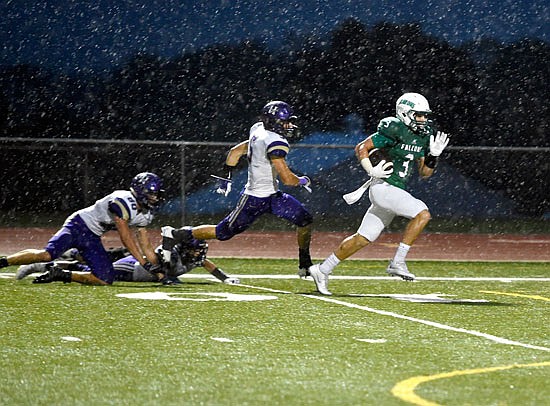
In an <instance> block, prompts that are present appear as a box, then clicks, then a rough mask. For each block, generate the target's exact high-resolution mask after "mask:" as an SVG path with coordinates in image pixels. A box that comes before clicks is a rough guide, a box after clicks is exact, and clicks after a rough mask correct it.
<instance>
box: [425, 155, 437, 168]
mask: <svg viewBox="0 0 550 406" xmlns="http://www.w3.org/2000/svg"><path fill="white" fill-rule="evenodd" d="M438 160H439V157H437V156H433V155H432V154H428V155H427V156H426V157H425V158H424V165H426V166H427V167H428V168H430V169H435V166H436V165H437V161H438Z"/></svg>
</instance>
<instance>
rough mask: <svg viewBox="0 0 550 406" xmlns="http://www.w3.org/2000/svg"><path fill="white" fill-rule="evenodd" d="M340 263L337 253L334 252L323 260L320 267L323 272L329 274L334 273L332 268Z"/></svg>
mask: <svg viewBox="0 0 550 406" xmlns="http://www.w3.org/2000/svg"><path fill="white" fill-rule="evenodd" d="M339 263H340V260H339V259H338V258H337V257H336V255H334V253H332V254H330V255H329V256H328V258H327V259H325V260H324V261H323V263H322V264H321V265H320V266H319V269H320V270H321V272H323V273H324V274H326V275H328V274H331V273H332V270H333V269H334V268H336V266H337V265H338V264H339Z"/></svg>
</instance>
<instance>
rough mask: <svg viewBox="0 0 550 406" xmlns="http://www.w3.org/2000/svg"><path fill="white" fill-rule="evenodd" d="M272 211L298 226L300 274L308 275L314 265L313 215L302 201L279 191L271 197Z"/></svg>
mask: <svg viewBox="0 0 550 406" xmlns="http://www.w3.org/2000/svg"><path fill="white" fill-rule="evenodd" d="M271 213H273V214H274V215H275V216H277V217H279V218H282V219H285V220H288V221H290V222H291V223H292V224H294V225H295V226H296V227H297V228H296V238H297V241H298V260H299V262H298V268H299V269H300V271H299V272H298V274H299V275H307V272H308V269H309V268H310V267H311V266H312V265H313V262H312V261H311V254H310V251H309V246H310V244H311V230H312V223H313V216H312V215H311V213H310V212H309V211H308V210H307V209H306V207H305V206H304V205H303V204H302V203H300V202H299V201H298V200H297V199H296V198H295V197H294V196H292V195H289V194H288V193H277V194H276V195H274V196H272V197H271Z"/></svg>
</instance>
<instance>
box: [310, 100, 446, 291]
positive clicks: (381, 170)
mask: <svg viewBox="0 0 550 406" xmlns="http://www.w3.org/2000/svg"><path fill="white" fill-rule="evenodd" d="M430 113H431V111H430V106H429V105H428V101H427V100H426V98H424V96H422V95H420V94H418V93H405V94H404V95H402V96H401V97H400V98H399V99H398V100H397V103H396V115H397V117H386V118H384V119H382V120H381V121H380V123H379V124H378V129H377V132H375V133H374V134H373V135H371V136H370V137H368V138H367V139H365V140H364V141H362V142H360V143H359V144H357V146H356V148H355V152H356V155H357V158H358V160H359V162H360V163H361V166H362V167H363V168H364V169H365V171H366V172H367V173H368V174H369V176H371V180H370V183H369V184H370V189H369V199H370V201H371V206H370V207H369V209H368V210H367V212H366V213H365V215H364V217H363V220H362V222H361V225H360V226H359V229H358V230H357V232H356V233H355V234H353V235H351V236H349V237H347V238H346V239H344V240H343V241H342V242H341V243H340V245H339V246H338V248H337V249H336V251H334V252H333V253H332V254H331V255H330V256H329V257H328V258H327V259H325V261H324V262H323V263H321V264H316V265H313V266H311V267H310V268H309V270H308V272H309V274H310V275H311V277H312V278H313V280H314V281H315V284H316V286H317V290H318V291H319V292H320V293H322V294H324V295H330V294H331V293H330V292H329V290H328V276H329V275H330V274H331V273H332V271H333V269H334V268H335V267H336V266H337V265H338V264H339V263H340V261H343V260H344V259H346V258H348V257H350V256H351V255H353V254H354V253H356V252H357V251H359V250H360V249H361V248H363V247H365V246H367V245H368V244H370V243H371V242H373V241H375V240H376V239H377V238H378V237H379V236H380V233H381V232H382V231H383V230H384V229H385V228H386V227H387V226H388V225H389V224H390V223H391V222H392V220H393V219H394V218H395V217H396V216H401V217H405V218H408V219H409V223H408V224H407V227H406V228H405V232H404V234H403V238H402V240H401V243H400V244H399V247H398V248H397V251H396V253H395V256H394V258H393V259H392V260H391V261H390V263H389V265H388V268H387V270H386V271H387V273H388V274H389V275H392V276H398V277H400V278H402V279H404V280H409V281H412V280H414V279H415V275H414V274H412V273H411V272H409V270H408V268H407V264H406V263H405V257H406V256H407V253H408V252H409V249H410V247H411V246H412V245H413V244H414V242H415V240H416V239H417V237H418V236H419V235H420V233H421V232H422V230H424V227H426V224H428V221H430V219H431V215H430V212H429V211H428V207H427V206H426V204H425V203H424V202H423V201H421V200H420V199H417V198H415V197H414V196H412V195H411V194H410V193H409V192H407V191H406V190H405V187H406V185H407V182H408V180H409V178H410V176H411V173H412V170H413V163H415V162H416V163H417V165H418V172H419V174H420V176H421V177H422V178H428V177H430V176H432V174H433V173H434V169H435V166H436V164H437V160H438V158H439V156H440V155H441V153H442V152H443V150H444V149H445V147H446V146H447V143H448V142H449V139H448V137H447V134H445V133H442V132H439V131H438V132H435V131H434V130H433V128H431V127H430V125H429V124H428V114H430ZM375 149H379V150H382V151H385V154H387V158H386V159H383V160H381V161H380V162H379V163H377V164H375V163H373V162H371V159H372V158H373V157H371V154H372V155H374V151H375Z"/></svg>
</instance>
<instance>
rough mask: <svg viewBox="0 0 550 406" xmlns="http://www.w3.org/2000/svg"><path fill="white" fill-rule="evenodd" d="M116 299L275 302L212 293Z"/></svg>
mask: <svg viewBox="0 0 550 406" xmlns="http://www.w3.org/2000/svg"><path fill="white" fill-rule="evenodd" d="M116 296H117V297H123V298H127V299H142V300H188V301H192V302H212V301H227V302H254V301H259V300H275V299H277V296H271V295H239V294H236V293H226V292H212V293H189V292H186V293H178V292H173V293H168V292H137V293H120V294H118V295H116Z"/></svg>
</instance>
